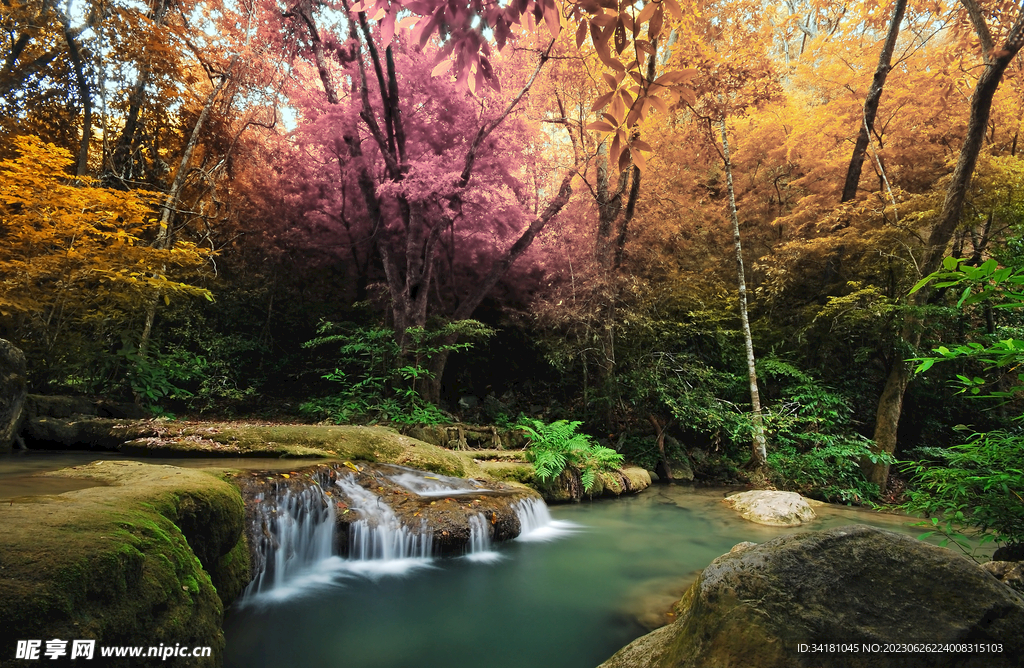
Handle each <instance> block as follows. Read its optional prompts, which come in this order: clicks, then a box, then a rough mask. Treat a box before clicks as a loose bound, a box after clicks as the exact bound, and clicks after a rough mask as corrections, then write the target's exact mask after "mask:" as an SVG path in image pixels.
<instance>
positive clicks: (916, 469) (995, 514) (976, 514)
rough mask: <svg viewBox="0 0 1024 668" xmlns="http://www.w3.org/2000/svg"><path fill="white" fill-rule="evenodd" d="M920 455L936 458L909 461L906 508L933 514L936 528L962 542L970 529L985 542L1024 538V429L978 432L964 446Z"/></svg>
mask: <svg viewBox="0 0 1024 668" xmlns="http://www.w3.org/2000/svg"><path fill="white" fill-rule="evenodd" d="M917 454H919V455H922V456H926V457H932V458H933V461H931V462H928V461H919V462H903V463H904V464H905V465H906V466H907V469H908V470H909V471H910V472H912V473H913V480H912V482H913V487H912V488H911V489H909V490H908V491H907V496H908V497H909V499H910V500H909V501H907V503H905V504H904V505H903V506H902V508H903V509H904V510H906V511H907V512H910V513H922V514H924V515H925V516H927V517H930V518H931V519H932V522H931V525H932V526H933V527H934V530H935V531H939V532H941V533H944V534H946V536H947V538H951V539H954V540H956V541H957V542H958V543H961V545H963V543H962V540H961V539H959V536H960V535H961V534H964V533H966V534H968V535H972V536H973V537H975V538H977V539H978V540H979V541H980V542H981V543H986V542H991V541H995V542H996V543H1001V544H1006V545H1019V544H1021V543H1024V498H1022V497H1024V433H1022V432H1021V431H1004V430H1001V431H991V432H988V433H984V434H979V433H972V434H971V435H970V437H969V439H968V441H967V442H966V443H964V444H962V445H957V446H953V447H951V448H947V449H944V450H942V449H937V448H928V449H922V450H919V451H917ZM929 533H932V532H929Z"/></svg>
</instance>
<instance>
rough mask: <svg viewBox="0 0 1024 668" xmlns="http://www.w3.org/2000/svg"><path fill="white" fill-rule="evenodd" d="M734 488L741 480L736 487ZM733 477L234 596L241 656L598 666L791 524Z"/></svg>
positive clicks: (823, 518) (230, 648)
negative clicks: (489, 539) (742, 549)
mask: <svg viewBox="0 0 1024 668" xmlns="http://www.w3.org/2000/svg"><path fill="white" fill-rule="evenodd" d="M730 491H735V490H730ZM725 493H726V490H706V489H705V490H700V489H697V490H695V489H693V488H690V487H684V486H657V487H653V488H651V489H649V490H647V491H645V492H643V493H641V494H639V495H637V496H634V497H629V498H624V499H617V500H606V501H597V502H593V503H583V504H576V505H569V506H556V507H554V508H552V509H551V512H552V515H553V516H554V518H555V519H556V520H560V521H567V522H572V523H574V524H576V525H578V526H577V528H576V529H575V530H574V531H572V532H570V533H566V534H564V535H562V536H561V537H560V538H558V539H556V540H553V541H551V542H526V543H521V542H518V541H513V542H511V543H506V544H504V545H500V546H498V547H497V548H496V550H497V551H498V552H499V554H500V555H501V557H502V558H501V559H500V560H498V561H495V562H493V563H479V562H474V561H470V560H467V559H464V558H463V559H438V560H434V561H433V562H431V564H430V565H429V566H428V567H420V568H417V569H413V570H410V571H408V572H406V573H404V574H403V575H379V574H378V575H377V576H375V577H364V576H359V575H355V574H353V573H351V572H346V574H341V575H339V574H338V572H337V571H335V573H334V575H333V577H331V578H325V580H324V581H323V582H322V583H321V584H319V585H317V586H315V587H313V588H312V589H306V590H304V591H305V593H303V594H300V595H297V596H295V597H294V598H290V599H288V600H284V601H277V602H273V603H262V604H260V603H257V604H251V605H248V606H235V607H234V608H232V609H230V610H229V611H228V614H227V616H226V620H225V632H226V635H227V652H226V665H227V666H228V667H229V668H260V667H263V666H266V667H275V668H276V667H279V666H287V665H294V666H318V667H322V668H405V667H412V666H415V667H417V668H442V667H444V668H534V667H548V666H551V667H558V668H576V667H578V668H594V666H597V665H598V664H600V663H601V662H602V661H604V660H605V659H607V658H608V657H609V656H611V655H612V654H613V653H614V652H615V651H616V650H618V649H619V648H620V647H622V646H623V645H625V644H627V643H628V642H630V641H631V640H633V639H634V638H636V637H638V636H640V635H642V634H644V633H645V632H646V631H647V630H649V628H651V627H653V626H656V625H658V624H660V623H663V621H664V619H665V618H664V617H663V613H664V612H665V611H666V610H667V609H668V608H669V606H670V605H671V603H672V602H673V601H674V600H675V599H677V598H678V597H679V595H681V593H682V592H683V591H684V590H685V588H686V586H688V584H689V583H690V582H692V581H693V579H694V578H695V577H696V574H697V573H698V572H699V571H700V570H701V569H703V568H704V567H705V566H707V564H708V563H709V562H711V561H712V560H713V559H714V558H715V557H717V556H719V555H721V554H723V553H725V552H728V551H729V549H730V548H731V547H732V546H733V545H735V544H736V543H738V542H741V541H744V540H751V541H754V542H763V541H766V540H770V539H771V538H774V537H776V536H780V535H783V534H785V533H788V532H790V531H792V529H780V528H771V527H763V526H759V525H756V524H752V523H750V522H747V521H745V520H743V519H741V518H739V516H738V515H737V514H736V513H735V512H734V511H732V510H730V509H728V508H725V507H724V504H722V503H721V498H722V497H723V496H724V495H725ZM818 511H819V516H820V519H819V520H818V521H817V522H814V523H812V524H810V525H806V526H805V527H803V528H804V529H805V530H806V529H822V528H827V527H831V526H839V525H843V524H851V523H858V522H860V523H867V524H873V525H876V526H881V527H883V528H888V529H892V530H902V531H907V532H909V533H912V534H917V533H920V531H921V530H920V529H917V528H910V527H908V526H907V524H908V523H909V522H910V521H911V520H908V519H907V518H902V517H896V516H890V515H878V514H874V513H869V512H864V511H859V510H855V509H844V508H836V507H831V506H830V507H826V508H823V509H818Z"/></svg>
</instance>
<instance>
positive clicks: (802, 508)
mask: <svg viewBox="0 0 1024 668" xmlns="http://www.w3.org/2000/svg"><path fill="white" fill-rule="evenodd" d="M722 501H723V503H725V504H726V505H729V506H732V507H733V509H734V510H736V511H737V512H738V513H739V514H740V515H741V516H742V517H743V519H747V520H750V521H751V522H757V523H758V524H767V525H768V526H775V527H792V526H798V525H800V524H803V523H804V522H810V521H812V520H814V519H817V517H818V516H817V515H816V514H815V513H814V509H813V508H811V502H809V501H808V500H807V499H805V498H804V497H802V496H800V495H799V494H797V493H796V492H773V491H766V490H755V491H752V492H741V493H740V494H733V495H732V496H728V497H726V498H725V499H723V500H722ZM815 503H820V502H815Z"/></svg>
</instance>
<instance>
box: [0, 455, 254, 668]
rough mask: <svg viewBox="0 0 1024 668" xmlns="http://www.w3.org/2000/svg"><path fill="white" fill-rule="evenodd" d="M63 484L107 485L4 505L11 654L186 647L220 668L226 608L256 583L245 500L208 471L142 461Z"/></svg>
mask: <svg viewBox="0 0 1024 668" xmlns="http://www.w3.org/2000/svg"><path fill="white" fill-rule="evenodd" d="M54 475H63V476H70V477H85V478H92V479H94V480H96V481H97V485H98V486H97V487H92V488H88V489H82V490H78V491H74V492H68V493H65V494H61V495H57V496H48V497H47V496H44V497H32V498H31V499H28V500H26V501H25V502H20V503H19V502H15V503H11V504H5V505H3V506H0V647H6V648H13V647H14V646H15V644H16V641H17V640H23V639H33V638H35V639H51V638H61V639H95V640H96V641H97V645H98V646H107V645H145V646H155V645H159V644H161V643H163V644H165V645H172V646H173V645H174V644H176V643H181V644H182V645H186V644H187V645H192V646H196V645H203V646H210V647H212V649H213V656H212V657H211V658H210V659H207V660H205V663H202V662H201V663H200V664H198V665H210V666H213V665H219V663H220V657H221V655H222V652H223V649H224V636H223V632H222V631H221V618H222V613H223V607H224V605H225V604H226V603H228V602H230V600H231V598H232V597H233V596H235V595H237V593H238V592H239V591H241V589H242V587H244V586H245V584H246V583H247V582H248V580H249V570H248V558H247V548H246V547H245V542H244V537H243V527H244V515H243V513H244V511H243V505H242V500H241V496H240V495H239V493H238V490H237V489H236V488H235V487H233V486H232V485H231V484H229V483H227V482H225V481H224V480H222V479H220V478H219V477H218V476H216V475H213V474H211V473H207V472H204V471H199V470H192V469H180V468H176V467H171V466H154V465H150V464H141V463H138V462H122V461H103V462H94V463H93V464H89V465H87V466H79V467H74V468H72V469H64V470H63V471H60V472H56V473H55V474H54ZM104 661H106V663H104V665H129V664H128V662H127V660H122V662H121V663H118V662H117V661H116V660H113V659H105V660H104ZM14 665H20V663H15V662H13V660H12V659H11V655H8V654H6V652H5V655H4V656H2V657H0V666H3V667H5V668H6V667H7V666H14ZM131 665H132V666H148V665H163V663H162V661H160V660H149V661H147V660H145V659H133V660H132V662H131Z"/></svg>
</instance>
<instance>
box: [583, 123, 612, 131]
mask: <svg viewBox="0 0 1024 668" xmlns="http://www.w3.org/2000/svg"><path fill="white" fill-rule="evenodd" d="M586 129H587V130H595V131H597V132H611V131H612V130H614V129H615V126H613V125H609V124H608V123H605V122H604V121H594V122H593V123H589V124H587V126H586Z"/></svg>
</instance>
